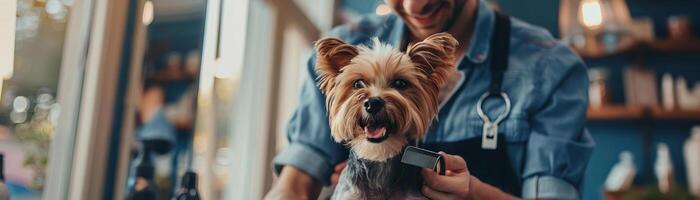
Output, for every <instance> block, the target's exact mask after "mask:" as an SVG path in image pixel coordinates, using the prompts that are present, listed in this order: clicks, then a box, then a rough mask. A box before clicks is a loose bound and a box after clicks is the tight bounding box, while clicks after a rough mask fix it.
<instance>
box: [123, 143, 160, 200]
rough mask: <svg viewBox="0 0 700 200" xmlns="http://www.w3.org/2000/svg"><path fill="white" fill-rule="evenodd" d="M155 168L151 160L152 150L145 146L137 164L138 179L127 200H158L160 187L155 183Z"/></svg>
mask: <svg viewBox="0 0 700 200" xmlns="http://www.w3.org/2000/svg"><path fill="white" fill-rule="evenodd" d="M154 174H155V168H154V167H153V163H152V162H151V151H150V149H149V148H144V151H143V152H142V155H141V160H140V161H139V164H138V165H137V166H136V180H135V183H134V186H133V187H132V188H131V191H130V192H129V195H128V196H127V198H126V199H127V200H157V199H158V188H157V187H156V185H155V183H153V177H154Z"/></svg>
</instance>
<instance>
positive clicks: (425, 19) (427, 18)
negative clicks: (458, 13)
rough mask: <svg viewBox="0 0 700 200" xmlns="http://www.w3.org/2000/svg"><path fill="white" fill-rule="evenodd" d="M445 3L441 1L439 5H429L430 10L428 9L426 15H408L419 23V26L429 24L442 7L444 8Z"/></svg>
mask: <svg viewBox="0 0 700 200" xmlns="http://www.w3.org/2000/svg"><path fill="white" fill-rule="evenodd" d="M445 4H446V2H444V1H441V2H439V3H435V4H434V5H430V7H431V8H428V10H429V11H428V12H426V14H421V15H409V16H411V17H412V18H413V19H415V20H416V21H418V22H420V23H421V24H429V23H430V22H432V21H433V20H434V19H435V16H436V15H437V13H438V12H440V10H441V9H442V7H443V6H445Z"/></svg>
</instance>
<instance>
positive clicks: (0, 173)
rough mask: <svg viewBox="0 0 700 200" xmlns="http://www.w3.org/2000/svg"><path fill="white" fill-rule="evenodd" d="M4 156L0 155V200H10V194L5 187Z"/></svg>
mask: <svg viewBox="0 0 700 200" xmlns="http://www.w3.org/2000/svg"><path fill="white" fill-rule="evenodd" d="M4 167H5V155H3V154H1V153H0V200H8V199H10V192H9V191H8V189H7V186H6V185H5V171H4V170H5V169H4Z"/></svg>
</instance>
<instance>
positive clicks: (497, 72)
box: [489, 12, 510, 94]
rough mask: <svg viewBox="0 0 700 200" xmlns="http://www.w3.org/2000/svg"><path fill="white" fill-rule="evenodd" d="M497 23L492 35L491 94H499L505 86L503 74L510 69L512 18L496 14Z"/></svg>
mask: <svg viewBox="0 0 700 200" xmlns="http://www.w3.org/2000/svg"><path fill="white" fill-rule="evenodd" d="M494 13H495V14H496V23H495V28H494V30H493V34H492V35H491V37H492V38H491V52H490V53H491V55H490V56H491V86H490V87H489V92H491V94H499V93H500V92H501V85H502V84H503V73H505V71H506V68H508V55H509V48H510V18H509V17H508V16H507V15H505V14H501V13H500V12H494Z"/></svg>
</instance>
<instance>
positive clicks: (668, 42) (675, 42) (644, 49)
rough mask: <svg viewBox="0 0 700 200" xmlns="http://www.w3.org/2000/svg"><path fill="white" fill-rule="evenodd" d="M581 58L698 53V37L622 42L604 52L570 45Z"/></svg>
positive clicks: (593, 48) (600, 48) (600, 49)
mask: <svg viewBox="0 0 700 200" xmlns="http://www.w3.org/2000/svg"><path fill="white" fill-rule="evenodd" d="M572 48H573V49H574V50H575V51H576V52H577V53H578V54H579V55H580V56H581V57H582V58H585V59H599V58H606V57H613V56H620V55H634V54H644V53H698V54H700V38H695V37H692V38H687V39H661V40H654V41H633V42H627V43H625V44H622V45H621V47H620V50H618V51H615V52H605V51H603V50H602V47H592V48H591V49H592V50H584V49H579V48H575V47H572Z"/></svg>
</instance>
